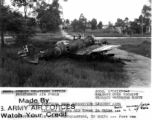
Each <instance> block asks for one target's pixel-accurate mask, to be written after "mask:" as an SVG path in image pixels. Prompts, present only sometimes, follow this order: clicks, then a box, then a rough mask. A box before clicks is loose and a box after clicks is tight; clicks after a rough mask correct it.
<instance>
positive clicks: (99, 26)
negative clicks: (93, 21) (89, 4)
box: [98, 21, 103, 29]
mask: <svg viewBox="0 0 152 120" xmlns="http://www.w3.org/2000/svg"><path fill="white" fill-rule="evenodd" d="M102 26H103V25H102V22H101V21H100V22H99V23H98V28H99V29H102Z"/></svg>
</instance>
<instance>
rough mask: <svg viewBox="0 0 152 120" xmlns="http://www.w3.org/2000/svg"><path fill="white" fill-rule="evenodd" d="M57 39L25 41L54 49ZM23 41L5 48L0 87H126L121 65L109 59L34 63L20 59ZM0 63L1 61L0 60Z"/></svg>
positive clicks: (71, 59) (59, 60) (63, 58)
mask: <svg viewBox="0 0 152 120" xmlns="http://www.w3.org/2000/svg"><path fill="white" fill-rule="evenodd" d="M56 41H57V39H51V40H44V41H36V40H32V41H28V43H32V44H33V45H35V46H36V47H38V48H39V49H41V48H45V47H47V46H50V47H52V48H53V46H54V44H55V42H56ZM22 45H23V44H15V45H12V46H10V47H6V48H5V49H4V50H3V52H2V51H1V52H0V56H2V54H3V55H4V57H5V63H4V68H0V86H3V87H4V86H10V87H128V86H129V83H128V82H127V76H126V73H125V70H124V68H123V67H124V65H123V64H121V63H112V62H110V61H103V60H102V61H101V60H87V59H84V58H81V60H80V59H73V58H69V57H61V58H59V59H52V60H50V61H44V60H42V61H40V63H39V64H38V65H33V64H29V63H26V62H24V61H22V60H20V59H19V58H18V56H17V52H18V50H20V49H21V47H22ZM0 62H1V61H0Z"/></svg>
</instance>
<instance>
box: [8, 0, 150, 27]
mask: <svg viewBox="0 0 152 120" xmlns="http://www.w3.org/2000/svg"><path fill="white" fill-rule="evenodd" d="M9 1H10V0H5V3H6V4H10V2H9ZM46 1H47V2H50V3H51V0H46ZM59 3H60V5H61V7H62V11H63V15H62V17H63V18H64V19H69V20H70V21H72V20H74V19H79V16H80V14H81V13H82V14H83V15H84V17H86V18H87V20H92V18H95V19H97V22H99V21H102V23H103V24H104V25H106V24H108V22H109V21H110V22H111V23H113V24H115V22H116V21H117V18H121V19H125V18H126V17H128V18H129V20H130V21H133V20H134V19H135V18H138V17H139V16H140V15H141V10H142V8H143V6H144V5H145V4H148V0H68V1H67V2H64V0H59Z"/></svg>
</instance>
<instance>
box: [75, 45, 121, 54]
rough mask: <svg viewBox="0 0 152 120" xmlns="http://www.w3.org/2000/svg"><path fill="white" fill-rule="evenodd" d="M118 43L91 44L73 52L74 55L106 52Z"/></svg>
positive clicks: (116, 46)
mask: <svg viewBox="0 0 152 120" xmlns="http://www.w3.org/2000/svg"><path fill="white" fill-rule="evenodd" d="M118 47H120V45H102V46H101V45H92V46H89V47H87V48H83V49H80V50H78V51H76V52H75V54H76V55H90V54H91V53H95V52H107V51H109V50H112V49H114V48H118Z"/></svg>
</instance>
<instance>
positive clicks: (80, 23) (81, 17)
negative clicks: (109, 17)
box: [79, 13, 87, 31]
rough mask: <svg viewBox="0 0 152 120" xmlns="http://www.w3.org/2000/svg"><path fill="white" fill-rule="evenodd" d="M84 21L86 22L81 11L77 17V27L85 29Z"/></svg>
mask: <svg viewBox="0 0 152 120" xmlns="http://www.w3.org/2000/svg"><path fill="white" fill-rule="evenodd" d="M86 23H87V19H86V18H85V17H84V15H83V14H82V13H81V14H80V17H79V29H81V30H83V31H85V29H86Z"/></svg>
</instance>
